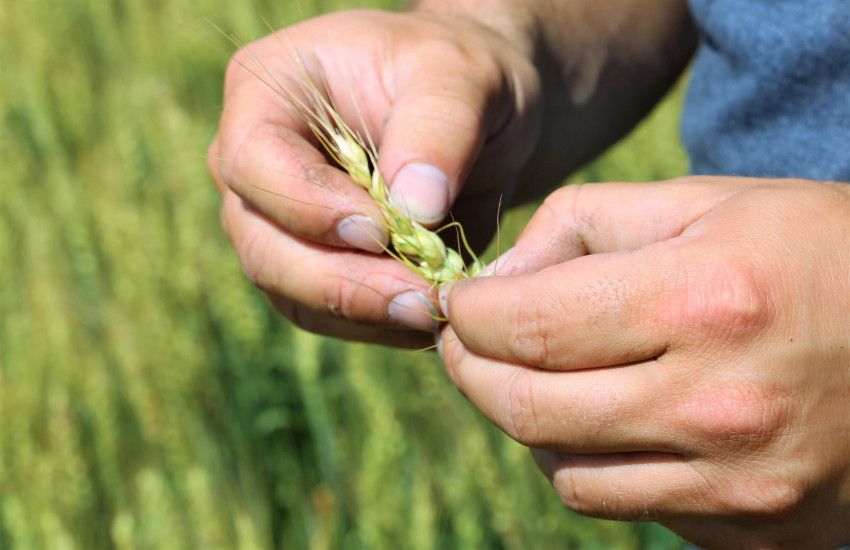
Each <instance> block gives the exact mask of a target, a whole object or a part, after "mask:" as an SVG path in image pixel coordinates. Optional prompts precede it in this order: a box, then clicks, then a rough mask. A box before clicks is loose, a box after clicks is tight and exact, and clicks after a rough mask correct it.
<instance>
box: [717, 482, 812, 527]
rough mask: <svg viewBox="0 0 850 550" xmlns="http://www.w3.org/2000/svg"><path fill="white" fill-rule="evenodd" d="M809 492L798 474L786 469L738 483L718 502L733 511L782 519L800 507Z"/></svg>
mask: <svg viewBox="0 0 850 550" xmlns="http://www.w3.org/2000/svg"><path fill="white" fill-rule="evenodd" d="M809 492H810V487H808V486H807V484H806V482H805V481H803V480H802V479H801V478H799V477H793V476H791V475H789V474H788V473H787V472H786V473H784V474H776V475H773V476H759V477H756V478H755V479H752V478H751V479H750V480H748V481H744V482H742V483H738V484H736V485H735V486H734V488H732V490H731V491H728V492H726V493H725V494H727V495H728V496H727V498H726V499H725V500H726V501H725V502H723V503H722V506H723V507H724V508H725V509H727V510H730V511H731V512H733V513H735V514H739V515H741V516H747V517H751V518H754V519H755V518H765V519H768V518H769V519H770V520H772V521H773V520H783V519H787V518H790V517H792V516H794V515H795V513H796V512H797V511H798V510H799V509H800V507H801V506H802V505H803V503H804V501H805V500H806V496H807V495H808V493H809Z"/></svg>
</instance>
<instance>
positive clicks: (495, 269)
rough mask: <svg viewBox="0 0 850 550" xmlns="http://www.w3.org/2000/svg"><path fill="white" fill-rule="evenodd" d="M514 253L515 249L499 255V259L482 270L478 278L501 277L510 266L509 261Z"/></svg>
mask: <svg viewBox="0 0 850 550" xmlns="http://www.w3.org/2000/svg"><path fill="white" fill-rule="evenodd" d="M513 251H514V249H513V248H511V249H509V250H507V251H505V252H503V253H502V254H499V257H498V258H496V259H495V260H494V261H492V262H490V263H489V264H487V266H486V267H484V269H482V270H481V273H479V274H478V277H490V276H493V275H501V274H502V273H501V272H502V271H504V269H505V268H506V267H507V266H508V260H509V259H510V257H511V254H512V253H513Z"/></svg>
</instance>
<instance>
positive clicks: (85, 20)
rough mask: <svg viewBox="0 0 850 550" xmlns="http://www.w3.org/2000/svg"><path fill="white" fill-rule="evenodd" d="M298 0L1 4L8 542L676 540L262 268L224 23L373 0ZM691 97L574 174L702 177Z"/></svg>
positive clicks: (0, 470)
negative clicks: (567, 480) (239, 220)
mask: <svg viewBox="0 0 850 550" xmlns="http://www.w3.org/2000/svg"><path fill="white" fill-rule="evenodd" d="M299 1H300V6H299V5H298V4H297V3H295V2H294V0H280V1H278V2H276V3H275V2H269V1H262V2H258V4H257V6H256V7H255V6H253V5H252V4H251V2H250V1H249V0H236V1H225V0H192V1H190V0H61V1H57V0H3V1H2V3H0V83H2V86H0V117H2V121H0V281H2V284H0V420H2V425H0V549H60V550H65V549H72V548H76V549H101V548H103V549H111V548H115V549H121V550H124V549H151V550H153V549H168V550H171V549H183V548H199V549H244V550H248V549H273V548H274V549H309V550H323V549H331V548H346V549H349V548H350V549H369V550H371V549H398V548H401V549H405V548H411V549H422V550H425V549H452V548H464V549H465V548H469V549H479V548H485V549H489V548H494V549H498V548H504V549H536V548H580V549H615V550H617V549H623V550H625V549H638V548H646V549H658V550H660V549H673V548H680V547H681V544H680V542H679V541H678V540H677V539H676V537H674V536H672V535H671V534H669V533H668V532H667V531H665V530H664V529H663V528H661V527H659V526H655V525H629V524H620V523H615V522H605V521H596V520H590V519H585V518H581V517H578V516H576V515H575V514H573V513H571V512H569V511H568V510H566V509H564V508H563V507H562V506H561V505H560V503H559V501H558V499H557V498H556V496H555V495H554V493H553V492H552V491H551V488H550V487H549V486H548V484H547V482H546V480H545V479H544V478H543V477H542V476H541V475H540V474H539V473H538V472H537V470H536V468H535V467H534V466H533V464H532V461H531V460H530V457H529V456H528V453H527V451H526V450H525V449H523V448H522V447H520V446H519V445H517V444H515V443H513V442H512V441H510V440H509V439H508V438H507V437H505V436H504V435H502V434H501V433H500V432H499V431H497V430H496V429H494V428H493V427H491V426H490V425H489V424H488V423H487V422H486V421H485V420H484V419H483V418H482V417H481V416H480V415H478V414H477V413H476V411H475V410H474V409H473V408H472V407H471V406H470V405H469V404H468V403H467V402H466V401H465V400H464V399H463V398H462V397H461V396H460V395H459V394H458V393H457V392H456V391H455V390H454V389H453V387H452V386H451V384H450V383H449V381H448V380H447V377H446V376H445V374H444V372H443V370H442V366H441V364H440V363H439V361H438V360H437V358H436V357H435V356H434V354H432V353H427V352H419V353H410V352H399V351H393V350H387V349H383V348H380V347H375V346H364V345H350V344H345V343H342V342H339V341H336V340H331V339H324V338H318V337H315V336H312V335H308V334H305V333H302V332H300V331H297V330H294V329H292V328H291V327H290V326H289V325H288V324H287V322H286V321H284V320H282V319H281V318H280V317H279V316H278V315H276V314H275V313H274V312H273V311H272V310H271V308H270V307H269V306H268V305H267V304H266V302H265V300H264V298H263V297H262V296H261V294H260V293H259V292H258V291H257V290H256V289H254V288H253V287H252V286H251V285H250V284H249V283H248V282H247V280H246V279H245V278H244V276H243V275H242V272H241V269H240V266H239V264H238V262H237V260H236V257H235V254H234V253H233V252H232V250H231V248H230V245H229V243H228V242H227V240H226V238H225V237H224V235H223V233H222V231H221V229H220V227H219V222H218V197H217V195H216V193H215V191H214V189H213V186H212V184H211V183H210V181H209V178H208V175H207V173H206V168H205V162H204V159H203V156H204V154H205V152H206V146H207V144H208V143H209V140H210V139H211V137H212V135H213V133H214V131H215V127H216V123H217V117H218V114H219V112H220V109H221V81H222V76H223V72H224V68H225V66H226V63H227V58H228V52H227V51H222V50H220V49H218V48H216V47H215V46H214V45H213V44H212V43H211V42H210V39H212V40H213V41H215V42H219V43H221V42H223V40H221V36H220V35H218V34H217V33H216V31H214V30H213V27H212V25H211V24H210V23H209V22H213V23H215V24H216V25H219V26H220V27H221V28H223V29H225V30H227V31H228V32H234V33H236V34H237V35H238V36H240V37H241V38H242V39H243V40H253V39H255V38H259V37H260V36H262V35H263V34H265V33H266V32H267V31H266V30H265V29H264V27H263V23H262V21H261V20H260V18H259V17H258V14H257V11H258V10H259V11H260V12H262V13H263V14H265V15H266V16H268V17H269V19H270V20H272V21H273V22H274V23H275V24H279V25H285V24H287V23H292V22H295V21H297V20H299V19H302V18H305V17H310V16H311V15H314V14H316V13H320V12H326V11H331V10H337V9H343V8H345V7H351V6H353V5H354V4H353V3H352V2H351V1H348V2H325V1H321V0H299ZM393 4H394V3H393V2H385V3H384V4H383V5H380V4H379V3H378V2H377V1H376V2H372V3H370V4H368V6H370V7H383V8H392V7H394V6H393ZM361 5H367V4H361ZM681 95H682V94H681V90H679V91H677V93H675V94H674V95H673V96H672V99H670V100H668V101H667V102H665V104H664V105H662V107H661V108H660V109H659V110H657V111H656V113H655V114H654V115H653V117H652V118H651V119H650V120H649V121H648V122H647V123H645V124H644V125H643V126H641V127H640V129H639V130H638V131H637V132H636V133H635V134H633V135H632V136H631V137H630V138H629V139H627V140H626V141H624V142H623V143H621V144H620V145H618V146H617V147H616V148H615V149H614V150H613V151H612V152H611V153H610V154H608V155H606V156H605V157H604V158H602V159H600V160H599V161H597V162H596V163H594V164H593V165H591V166H590V167H588V168H587V169H586V170H585V171H584V172H583V173H581V174H578V175H577V176H575V178H574V179H575V180H576V181H587V180H648V179H658V178H665V177H670V176H676V175H680V174H682V173H684V172H685V171H686V169H687V162H686V160H685V159H684V156H683V154H682V152H681V150H680V147H679V145H678V137H677V134H678V132H677V121H678V116H679V115H678V113H679V108H680V100H681ZM531 211H532V208H531V207H525V208H521V209H519V210H518V211H517V212H514V213H511V214H510V215H509V216H508V219H507V220H506V221H505V222H504V233H505V237H504V239H505V240H509V239H510V237H509V235H510V234H512V233H513V234H515V232H516V231H517V230H518V228H520V227H521V226H522V223H523V220H524V219H525V217H527V216H528V215H529V213H530V212H531ZM504 246H508V245H507V244H504Z"/></svg>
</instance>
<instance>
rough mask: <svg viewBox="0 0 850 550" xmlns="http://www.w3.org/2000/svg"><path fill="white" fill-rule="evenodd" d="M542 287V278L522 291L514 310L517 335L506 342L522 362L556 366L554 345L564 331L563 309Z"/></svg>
mask: <svg viewBox="0 0 850 550" xmlns="http://www.w3.org/2000/svg"><path fill="white" fill-rule="evenodd" d="M545 286H546V283H545V282H543V281H541V282H540V284H539V285H538V284H534V285H528V286H526V287H525V288H524V289H523V290H522V291H521V292H522V293H523V296H522V299H521V300H520V303H522V304H523V306H522V307H520V308H518V309H517V311H516V312H515V313H514V315H515V316H516V317H515V318H516V322H515V323H514V326H515V327H516V329H517V331H516V337H515V338H513V339H511V340H509V341H508V342H507V345H508V348H509V349H508V351H509V353H510V355H511V356H512V358H513V359H516V360H518V361H520V362H522V363H523V364H525V365H530V366H533V367H541V368H544V367H545V368H553V369H557V368H558V367H559V366H560V363H561V361H560V356H561V354H560V353H557V351H558V350H557V348H558V341H559V338H560V333H561V331H562V330H564V324H563V323H562V322H561V321H562V318H563V311H561V306H560V304H559V303H558V302H557V301H556V300H551V299H549V298H548V297H549V296H551V293H549V292H546V290H545Z"/></svg>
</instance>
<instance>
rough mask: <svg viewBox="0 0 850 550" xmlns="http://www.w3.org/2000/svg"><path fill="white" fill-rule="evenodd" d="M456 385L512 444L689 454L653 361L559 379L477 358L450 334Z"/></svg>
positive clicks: (444, 348) (446, 335)
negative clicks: (511, 439)
mask: <svg viewBox="0 0 850 550" xmlns="http://www.w3.org/2000/svg"><path fill="white" fill-rule="evenodd" d="M439 349H440V351H441V353H442V356H443V359H444V362H445V364H446V367H447V371H448V373H449V376H450V377H451V379H452V382H453V383H454V384H455V386H456V387H457V388H458V389H459V390H460V391H461V392H462V393H463V394H464V395H465V396H466V397H467V398H468V399H469V400H470V401H471V402H472V403H473V404H474V405H475V407H476V408H477V409H479V410H480V411H481V412H482V413H483V414H484V416H486V417H487V418H488V419H490V421H492V422H493V423H494V424H496V425H497V426H498V427H499V428H500V429H502V430H503V431H504V432H505V433H507V434H508V435H509V436H511V437H512V438H513V439H515V440H517V441H518V442H520V443H522V444H523V445H526V446H530V447H540V448H547V449H554V450H559V451H564V452H575V453H612V452H627V451H665V452H671V453H683V452H686V451H688V450H689V449H688V446H689V444H690V442H691V440H692V438H691V437H690V436H688V435H686V434H684V433H682V432H681V430H678V429H677V427H676V426H674V425H673V424H672V422H673V420H674V417H673V416H672V415H668V414H665V412H671V411H668V409H670V406H668V404H669V403H675V402H677V401H678V395H673V394H671V392H672V391H673V390H672V389H668V387H669V388H672V387H676V388H677V390H678V391H681V388H680V387H678V386H668V384H667V380H666V379H665V376H666V374H665V373H666V372H667V371H666V369H664V368H663V367H661V366H659V365H658V364H657V363H656V362H654V361H650V362H647V363H643V364H638V365H630V366H628V367H618V368H612V369H604V370H598V369H597V370H592V371H588V370H584V371H574V372H555V371H544V370H539V369H534V368H530V367H525V366H520V365H514V364H511V363H506V362H503V361H497V360H493V359H490V358H486V357H482V356H480V355H477V354H474V353H472V352H470V351H468V350H466V349H465V348H464V346H463V345H462V344H461V342H460V341H458V340H457V339H456V338H455V335H454V333H453V332H452V329H451V327H447V328H446V329H445V330H444V332H443V334H442V342H441V344H440V346H439Z"/></svg>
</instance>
